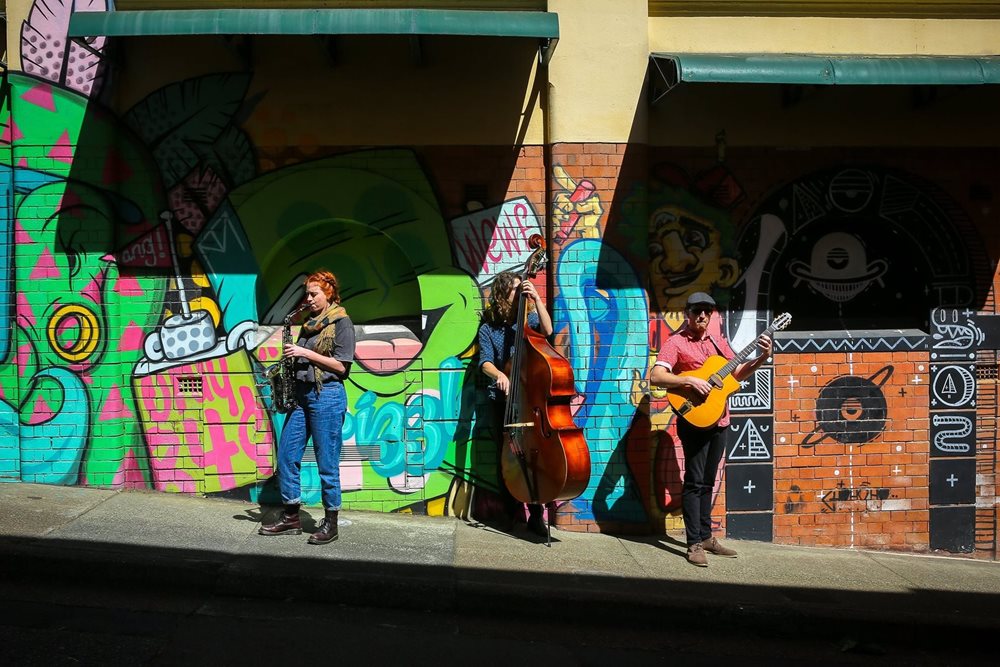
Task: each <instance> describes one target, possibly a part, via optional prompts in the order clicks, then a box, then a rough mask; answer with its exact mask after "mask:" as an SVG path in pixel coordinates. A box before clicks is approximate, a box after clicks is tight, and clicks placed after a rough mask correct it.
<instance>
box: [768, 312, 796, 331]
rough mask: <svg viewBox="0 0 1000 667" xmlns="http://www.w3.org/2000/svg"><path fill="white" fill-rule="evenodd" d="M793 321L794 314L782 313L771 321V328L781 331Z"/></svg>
mask: <svg viewBox="0 0 1000 667" xmlns="http://www.w3.org/2000/svg"><path fill="white" fill-rule="evenodd" d="M791 323H792V316H791V315H790V314H788V313H782V314H781V315H778V316H777V317H776V318H774V321H773V322H771V330H772V331H781V330H782V329H784V328H785V327H787V326H788V325H789V324H791Z"/></svg>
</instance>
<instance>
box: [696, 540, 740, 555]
mask: <svg viewBox="0 0 1000 667" xmlns="http://www.w3.org/2000/svg"><path fill="white" fill-rule="evenodd" d="M701 546H702V548H703V549H704V550H705V551H707V552H708V553H710V554H715V555H716V556H725V557H726V558H736V552H735V551H733V550H732V549H730V548H729V547H724V546H722V543H721V542H719V540H717V539H715V538H714V537H710V538H708V539H707V540H705V541H704V542H702V543H701Z"/></svg>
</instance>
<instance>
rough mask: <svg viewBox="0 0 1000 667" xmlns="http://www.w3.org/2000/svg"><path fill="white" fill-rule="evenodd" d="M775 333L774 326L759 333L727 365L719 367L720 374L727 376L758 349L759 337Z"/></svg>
mask: <svg viewBox="0 0 1000 667" xmlns="http://www.w3.org/2000/svg"><path fill="white" fill-rule="evenodd" d="M773 333H774V326H773V325H772V326H769V327H767V328H766V329H764V330H763V331H762V332H761V333H760V334H759V335H757V336H755V337H754V339H753V340H752V341H751V342H750V344H749V345H747V346H746V347H744V348H743V349H742V350H740V351H739V352H738V353H737V354H736V356H735V357H733V358H732V359H730V360H729V361H728V362H726V365H725V366H723V367H722V368H720V369H719V375H720V376H722V377H726V376H727V375H729V374H731V373H732V372H733V371H735V370H736V367H737V366H739V365H740V364H742V363H743V362H744V361H746V359H747V357H749V356H750V353H751V352H753V351H754V350H755V349H757V339H758V338H760V337H761V336H770V335H772V334H773Z"/></svg>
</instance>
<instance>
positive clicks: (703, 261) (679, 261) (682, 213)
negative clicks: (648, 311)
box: [649, 204, 739, 312]
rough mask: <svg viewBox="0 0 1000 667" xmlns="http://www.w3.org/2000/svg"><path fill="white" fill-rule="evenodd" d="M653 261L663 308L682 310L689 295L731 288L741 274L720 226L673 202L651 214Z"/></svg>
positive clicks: (657, 298) (654, 283)
mask: <svg viewBox="0 0 1000 667" xmlns="http://www.w3.org/2000/svg"><path fill="white" fill-rule="evenodd" d="M649 262H650V282H651V287H652V293H653V297H654V299H655V304H656V308H657V309H658V310H660V311H673V312H677V311H681V310H683V309H684V304H685V302H686V300H687V297H688V295H689V294H692V293H694V292H707V293H712V292H714V291H716V289H717V288H727V287H730V286H732V285H733V283H735V282H736V278H737V277H738V276H739V267H738V265H737V263H736V260H735V259H733V258H731V257H727V256H725V255H724V251H723V247H722V235H721V233H720V230H719V227H718V225H717V224H716V223H715V222H713V221H711V220H709V219H707V218H705V217H700V216H699V215H698V214H696V213H694V212H693V211H690V210H687V209H685V208H682V207H681V206H677V205H673V204H671V205H667V206H661V207H660V208H658V209H656V210H655V211H653V214H652V215H651V216H650V220H649Z"/></svg>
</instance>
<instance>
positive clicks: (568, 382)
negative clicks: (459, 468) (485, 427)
mask: <svg viewBox="0 0 1000 667" xmlns="http://www.w3.org/2000/svg"><path fill="white" fill-rule="evenodd" d="M528 246H529V247H530V248H533V251H532V253H531V255H530V256H529V257H528V260H527V261H526V262H525V265H524V270H523V271H522V272H521V274H520V278H521V282H522V283H523V282H524V281H526V280H528V279H529V278H533V277H534V276H535V275H536V274H537V273H538V272H539V271H540V270H541V269H542V268H544V266H545V263H546V261H547V260H546V257H545V245H544V242H543V241H542V237H541V235H539V234H534V235H532V236H531V237H530V238H529V239H528ZM527 301H528V299H527V297H526V296H525V295H524V292H523V290H522V291H519V294H518V301H517V320H515V321H516V322H517V323H518V329H519V331H518V336H517V340H516V342H515V346H514V354H513V356H512V357H511V360H510V371H509V372H508V373H507V377H509V378H510V390H509V391H508V392H507V405H506V412H505V414H504V443H503V450H502V453H501V458H500V463H501V470H502V474H503V480H504V483H505V484H506V485H507V488H508V489H509V490H510V493H511V495H513V496H514V498H516V499H517V500H519V501H520V502H524V503H533V504H535V503H537V504H545V503H550V502H553V501H557V500H572V499H573V498H576V497H577V496H579V495H580V494H581V493H583V491H584V489H586V488H587V483H588V482H589V481H590V451H589V450H588V449H587V442H586V440H585V439H584V437H583V431H582V430H580V429H579V428H577V426H576V424H575V423H574V422H573V414H572V411H571V410H570V401H571V400H572V399H573V397H574V396H576V393H577V392H576V388H575V386H574V379H573V368H572V366H570V363H569V361H567V359H566V358H565V357H564V356H562V355H561V354H559V352H557V351H556V350H555V348H553V347H552V345H550V344H549V342H548V341H547V340H546V339H545V336H543V335H542V334H541V333H539V332H538V331H535V330H534V329H532V328H531V327H529V326H528V325H527V321H526V316H527Z"/></svg>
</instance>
